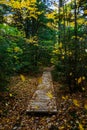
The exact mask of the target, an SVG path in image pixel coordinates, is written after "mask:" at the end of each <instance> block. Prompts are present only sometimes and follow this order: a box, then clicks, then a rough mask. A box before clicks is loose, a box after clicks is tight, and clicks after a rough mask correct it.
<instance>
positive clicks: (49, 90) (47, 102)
mask: <svg viewBox="0 0 87 130" xmlns="http://www.w3.org/2000/svg"><path fill="white" fill-rule="evenodd" d="M27 112H28V113H56V112H57V105H56V97H55V93H54V88H53V82H52V76H51V72H50V71H44V72H43V75H42V77H41V78H40V81H39V85H38V87H37V90H36V91H35V93H34V95H33V97H32V99H31V100H30V101H29V105H28V107H27Z"/></svg>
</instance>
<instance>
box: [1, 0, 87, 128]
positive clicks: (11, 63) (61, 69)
mask: <svg viewBox="0 0 87 130" xmlns="http://www.w3.org/2000/svg"><path fill="white" fill-rule="evenodd" d="M53 4H54V7H55V8H54V9H52V8H49V7H48V6H47V5H45V4H44V3H43V2H41V0H0V96H1V97H2V93H6V92H7V93H9V92H10V89H11V87H10V88H9V84H10V82H11V78H12V77H14V76H15V77H17V76H18V75H19V76H20V78H21V80H22V81H25V77H26V75H28V76H30V75H33V76H36V75H38V74H39V73H41V70H43V69H42V68H44V67H51V66H53V67H54V70H53V71H52V76H53V80H54V81H55V82H58V83H59V84H62V85H61V86H62V87H61V89H63V90H64V92H65V91H67V90H68V91H69V94H71V95H72V94H73V93H78V92H81V93H82V94H83V93H86V91H87V87H86V85H87V1H86V0H70V1H68V0H59V1H58V2H57V3H55V2H54V3H53ZM24 75H25V76H24ZM83 95H85V94H83ZM9 96H10V98H13V97H14V96H13V94H11V93H10V95H9ZM85 98H87V94H86V95H85ZM62 99H63V100H67V99H68V98H67V97H62ZM1 100H2V99H1ZM6 101H7V100H6ZM74 105H75V106H77V107H78V106H79V107H80V105H79V103H78V101H77V100H74ZM70 109H71V108H70ZM84 111H85V114H87V104H85V110H84ZM73 113H74V114H73ZM71 114H72V115H71V116H73V118H77V117H75V116H76V115H75V114H76V113H75V111H74V110H73V112H71ZM1 115H2V111H0V116H1ZM77 124H78V125H77V126H79V129H78V128H77V127H76V128H75V129H73V128H71V127H69V128H68V126H67V128H65V129H64V130H68V129H69V130H86V128H87V127H86V125H87V124H86V125H85V123H83V124H84V125H83V126H82V124H80V123H77ZM83 127H84V128H83ZM63 128H64V127H63ZM63 128H62V127H61V129H59V130H62V129H63ZM3 130H6V129H3ZM8 130H10V129H8ZM21 130H22V129H21ZM24 130H25V129H24ZM33 130H34V129H33ZM44 130H45V129H44ZM54 130H56V129H54Z"/></svg>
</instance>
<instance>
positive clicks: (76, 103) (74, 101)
mask: <svg viewBox="0 0 87 130" xmlns="http://www.w3.org/2000/svg"><path fill="white" fill-rule="evenodd" d="M73 103H74V105H75V106H77V107H79V106H80V104H79V102H78V101H77V100H76V99H73Z"/></svg>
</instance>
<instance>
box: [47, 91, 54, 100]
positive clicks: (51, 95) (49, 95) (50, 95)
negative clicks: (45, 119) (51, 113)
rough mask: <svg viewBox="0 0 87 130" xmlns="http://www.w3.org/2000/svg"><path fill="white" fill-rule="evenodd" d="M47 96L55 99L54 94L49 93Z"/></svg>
mask: <svg viewBox="0 0 87 130" xmlns="http://www.w3.org/2000/svg"><path fill="white" fill-rule="evenodd" d="M47 96H48V97H49V98H50V99H52V98H53V94H52V92H50V91H49V92H47Z"/></svg>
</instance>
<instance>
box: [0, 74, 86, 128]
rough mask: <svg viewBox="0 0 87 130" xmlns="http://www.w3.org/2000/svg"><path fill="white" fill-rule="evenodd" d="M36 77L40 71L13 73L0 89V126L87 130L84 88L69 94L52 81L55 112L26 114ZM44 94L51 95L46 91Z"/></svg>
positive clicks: (38, 77) (35, 87) (37, 77)
mask: <svg viewBox="0 0 87 130" xmlns="http://www.w3.org/2000/svg"><path fill="white" fill-rule="evenodd" d="M39 79H40V75H39V76H35V77H29V76H24V75H20V76H16V77H13V78H12V79H11V82H10V86H9V87H10V92H6V93H0V97H1V99H2V100H1V102H0V130H87V89H85V91H84V92H82V93H81V92H78V93H74V94H72V95H70V94H69V93H66V92H65V90H61V89H60V88H61V84H59V83H58V82H54V89H55V93H56V102H57V108H58V113H57V114H56V115H50V116H49V115H46V114H44V115H30V114H28V115H27V114H26V108H27V105H28V101H29V100H30V99H31V97H32V95H33V94H34V92H35V90H36V89H37V85H38V81H39ZM39 82H41V80H40V81H39ZM47 95H48V96H50V97H51V98H52V94H51V93H50V92H49V93H48V94H47Z"/></svg>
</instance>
